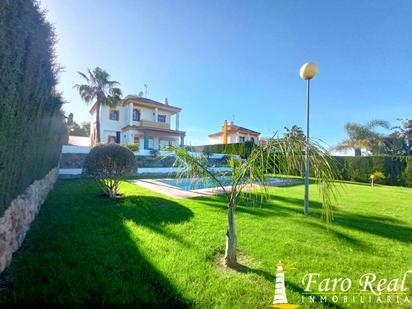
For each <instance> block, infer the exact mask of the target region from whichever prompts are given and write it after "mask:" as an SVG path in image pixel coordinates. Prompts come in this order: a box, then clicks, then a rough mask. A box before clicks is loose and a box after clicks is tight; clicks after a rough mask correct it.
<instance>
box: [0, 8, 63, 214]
mask: <svg viewBox="0 0 412 309" xmlns="http://www.w3.org/2000/svg"><path fill="white" fill-rule="evenodd" d="M54 42H55V39H54V34H53V31H52V28H51V26H50V24H49V23H47V22H46V20H45V18H44V14H43V13H41V12H40V11H39V8H38V6H37V4H35V3H34V2H33V1H30V0H12V1H0V215H2V214H3V212H4V210H5V208H6V207H7V206H8V205H9V203H10V202H11V200H13V199H14V198H15V197H16V196H17V195H18V194H21V193H22V192H23V191H24V190H25V189H26V188H27V187H28V186H29V185H30V184H31V183H32V182H33V181H34V180H36V179H41V178H43V177H44V176H45V175H46V174H47V173H48V172H49V171H50V169H52V168H53V167H56V166H57V165H58V160H59V156H60V152H61V145H62V142H63V140H62V139H63V135H64V131H65V124H64V118H63V115H62V114H61V112H60V107H61V105H62V100H61V98H60V96H59V95H58V94H56V92H55V85H56V82H57V77H56V76H57V71H58V67H57V66H56V64H55V57H54V51H53V48H54Z"/></svg>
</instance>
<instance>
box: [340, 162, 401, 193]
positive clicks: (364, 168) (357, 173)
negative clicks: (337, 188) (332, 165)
mask: <svg viewBox="0 0 412 309" xmlns="http://www.w3.org/2000/svg"><path fill="white" fill-rule="evenodd" d="M334 158H335V159H336V160H337V162H338V167H339V169H340V175H341V179H342V180H351V181H358V182H365V183H367V182H369V181H370V175H371V174H373V173H374V172H375V171H382V172H383V173H384V175H385V179H384V181H383V183H384V184H386V185H395V186H404V185H405V170H406V161H407V158H408V157H402V156H370V157H342V156H341V157H334Z"/></svg>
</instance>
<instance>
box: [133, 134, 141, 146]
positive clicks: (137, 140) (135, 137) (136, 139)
mask: <svg viewBox="0 0 412 309" xmlns="http://www.w3.org/2000/svg"><path fill="white" fill-rule="evenodd" d="M134 143H135V144H139V143H140V135H138V134H135V135H134Z"/></svg>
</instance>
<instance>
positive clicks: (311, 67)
mask: <svg viewBox="0 0 412 309" xmlns="http://www.w3.org/2000/svg"><path fill="white" fill-rule="evenodd" d="M317 72H318V68H317V66H316V64H314V63H312V62H307V63H305V64H304V65H302V67H301V68H300V77H301V78H302V79H303V80H306V146H305V208H304V214H305V215H307V214H308V213H309V147H308V144H309V96H310V80H311V79H312V78H313V77H314V76H315V75H316V73H317Z"/></svg>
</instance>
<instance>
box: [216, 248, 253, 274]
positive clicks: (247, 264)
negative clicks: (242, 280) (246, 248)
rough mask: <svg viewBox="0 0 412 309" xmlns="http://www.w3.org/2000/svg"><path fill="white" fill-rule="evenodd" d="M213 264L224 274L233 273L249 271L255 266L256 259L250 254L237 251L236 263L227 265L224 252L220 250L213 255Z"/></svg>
mask: <svg viewBox="0 0 412 309" xmlns="http://www.w3.org/2000/svg"><path fill="white" fill-rule="evenodd" d="M214 265H215V266H216V268H217V269H218V270H219V271H220V272H222V273H224V274H229V275H235V274H242V273H243V274H245V273H248V272H250V270H252V269H254V267H256V261H255V260H254V259H253V258H252V257H250V256H247V255H245V254H243V253H238V256H237V264H236V265H230V266H228V265H226V264H225V254H224V253H221V252H220V253H218V254H216V256H215V259H214Z"/></svg>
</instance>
